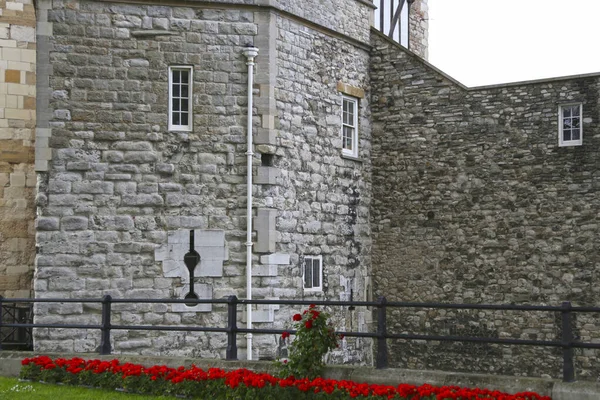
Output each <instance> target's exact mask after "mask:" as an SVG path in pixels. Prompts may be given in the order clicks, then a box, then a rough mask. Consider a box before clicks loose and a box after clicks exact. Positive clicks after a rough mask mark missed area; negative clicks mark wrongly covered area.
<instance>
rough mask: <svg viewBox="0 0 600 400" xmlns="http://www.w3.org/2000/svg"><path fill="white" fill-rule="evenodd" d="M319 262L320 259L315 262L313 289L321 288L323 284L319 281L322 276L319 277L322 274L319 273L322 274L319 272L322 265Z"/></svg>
mask: <svg viewBox="0 0 600 400" xmlns="http://www.w3.org/2000/svg"><path fill="white" fill-rule="evenodd" d="M319 261H320V260H318V259H315V260H313V287H319V286H321V282H319V279H320V276H319V275H320V273H319V272H320V271H319V269H320V268H319V267H320V265H319V264H320V263H319Z"/></svg>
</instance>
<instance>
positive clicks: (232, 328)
mask: <svg viewBox="0 0 600 400" xmlns="http://www.w3.org/2000/svg"><path fill="white" fill-rule="evenodd" d="M7 303H12V304H15V303H19V304H32V303H100V304H102V320H101V323H100V324H99V325H89V324H88V325H84V324H44V323H32V322H26V323H22V322H17V321H15V320H14V318H13V319H12V320H10V321H8V322H7V321H5V320H4V316H5V314H4V313H0V330H2V329H5V328H17V329H29V330H31V329H32V328H62V329H98V330H100V335H101V336H100V346H99V348H98V352H99V354H101V355H108V354H111V346H110V337H111V331H113V330H133V331H187V332H218V333H223V334H226V335H227V349H226V360H237V359H238V356H237V335H238V334H246V333H251V334H282V333H283V332H284V331H287V332H290V333H292V334H294V333H295V332H294V331H290V330H283V329H258V328H255V329H245V328H240V327H238V326H237V312H238V306H239V305H248V304H251V305H300V306H305V305H309V304H315V305H319V306H344V307H373V309H374V311H375V315H376V330H375V332H344V331H340V332H337V333H338V334H343V335H344V336H347V337H362V338H372V339H374V340H375V342H376V353H375V367H376V368H378V369H383V368H387V367H388V348H387V340H388V339H392V340H424V341H441V342H465V343H487V344H500V345H515V346H545V347H554V348H561V349H562V370H563V381H565V382H573V381H574V380H575V368H574V349H600V343H592V342H582V341H580V340H578V338H576V337H575V335H574V326H573V325H574V324H573V320H574V317H573V316H574V314H576V313H600V307H574V306H572V305H571V303H570V302H564V303H562V305H561V306H559V307H557V306H534V305H492V304H444V303H408V302H388V301H387V300H386V299H385V297H380V298H379V299H378V300H377V301H372V302H369V301H305V300H242V299H238V298H237V297H236V296H229V297H226V298H223V299H216V300H212V299H211V300H204V299H113V298H112V297H111V296H108V295H107V296H104V297H103V298H101V299H4V298H2V297H1V296H0V308H4V307H5V305H6V304H7ZM122 303H135V304H152V303H162V304H175V303H183V304H188V305H191V303H194V304H223V305H226V306H227V326H225V327H202V326H169V325H161V326H156V325H113V324H112V323H111V308H112V305H113V304H122ZM390 308H392V309H393V308H400V309H416V308H432V309H455V310H496V311H543V312H555V313H559V314H560V320H561V325H560V336H559V337H560V340H528V339H514V338H489V337H468V336H451V335H423V334H410V333H409V334H405V333H390V332H388V330H387V313H388V309H390ZM29 332H31V331H29ZM29 335H31V333H29ZM7 343H8V342H7V341H6V338H0V350H2V349H3V347H4V346H6V344H7Z"/></svg>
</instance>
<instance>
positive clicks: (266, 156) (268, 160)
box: [260, 153, 275, 167]
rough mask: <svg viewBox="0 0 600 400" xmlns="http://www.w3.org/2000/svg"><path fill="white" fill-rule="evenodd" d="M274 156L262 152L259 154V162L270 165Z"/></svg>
mask: <svg viewBox="0 0 600 400" xmlns="http://www.w3.org/2000/svg"><path fill="white" fill-rule="evenodd" d="M274 159H275V156H274V155H273V154H266V153H263V154H261V155H260V164H261V165H262V166H263V167H272V166H273V161H274Z"/></svg>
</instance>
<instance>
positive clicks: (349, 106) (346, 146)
mask: <svg viewBox="0 0 600 400" xmlns="http://www.w3.org/2000/svg"><path fill="white" fill-rule="evenodd" d="M342 154H344V155H347V156H352V157H358V99H357V98H355V97H349V96H342Z"/></svg>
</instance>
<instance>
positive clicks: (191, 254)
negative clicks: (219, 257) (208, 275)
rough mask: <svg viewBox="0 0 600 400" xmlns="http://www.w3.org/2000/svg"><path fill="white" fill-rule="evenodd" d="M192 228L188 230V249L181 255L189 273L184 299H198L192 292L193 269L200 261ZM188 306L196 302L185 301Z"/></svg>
mask: <svg viewBox="0 0 600 400" xmlns="http://www.w3.org/2000/svg"><path fill="white" fill-rule="evenodd" d="M194 247H195V246H194V230H193V229H192V230H191V231H190V251H188V252H187V253H186V254H185V256H183V262H184V263H185V266H186V267H187V269H188V271H189V273H190V291H189V292H188V294H186V295H185V297H184V298H185V299H186V300H187V299H194V300H197V299H198V295H197V294H196V292H194V270H195V269H196V266H197V265H198V264H199V263H200V254H198V252H197V251H196V250H195V249H194ZM186 305H187V306H188V307H193V306H195V305H196V303H186Z"/></svg>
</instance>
